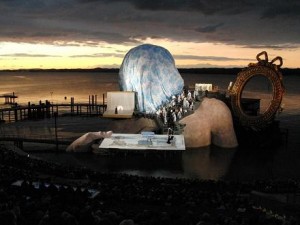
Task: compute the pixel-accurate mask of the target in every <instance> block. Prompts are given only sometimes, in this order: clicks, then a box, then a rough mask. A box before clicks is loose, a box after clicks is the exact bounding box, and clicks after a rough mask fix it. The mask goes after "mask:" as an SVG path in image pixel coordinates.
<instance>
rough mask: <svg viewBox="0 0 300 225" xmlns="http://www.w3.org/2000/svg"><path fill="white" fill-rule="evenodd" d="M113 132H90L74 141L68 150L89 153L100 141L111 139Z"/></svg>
mask: <svg viewBox="0 0 300 225" xmlns="http://www.w3.org/2000/svg"><path fill="white" fill-rule="evenodd" d="M112 133H113V132H112V131H108V132H104V131H99V132H88V133H86V134H84V135H82V136H81V137H79V138H77V139H76V140H75V141H73V142H72V143H71V144H70V145H69V146H68V147H67V149H66V151H67V152H88V151H90V150H91V146H92V145H93V144H94V143H95V142H96V141H97V140H100V139H103V138H109V137H111V135H112Z"/></svg>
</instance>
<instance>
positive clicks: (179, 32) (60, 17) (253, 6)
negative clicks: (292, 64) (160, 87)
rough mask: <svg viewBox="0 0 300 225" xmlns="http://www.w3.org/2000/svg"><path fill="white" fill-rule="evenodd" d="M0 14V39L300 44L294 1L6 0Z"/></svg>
mask: <svg viewBox="0 0 300 225" xmlns="http://www.w3.org/2000/svg"><path fill="white" fill-rule="evenodd" d="M0 10H1V15H0V31H1V32H0V41H15V42H30V43H32V42H35V43H51V44H53V43H54V44H55V43H73V44H74V42H77V43H80V44H82V45H83V44H85V45H90V46H97V45H99V43H110V44H123V45H128V46H135V45H137V44H139V43H141V42H143V41H145V40H147V39H148V38H151V39H168V40H171V41H185V42H199V43H201V42H216V43H224V44H233V45H242V46H248V45H249V46H251V45H253V46H258V45H273V46H276V45H283V44H291V45H292V44H296V45H299V44H300V39H299V36H300V19H299V13H298V12H299V11H300V7H299V3H298V1H297V0H285V1H281V0H272V1H271V0H269V1H268V0H266V1H261V0H231V1H224V0H161V1H153V0H115V1H110V0H51V1H42V0H27V1H24V0H11V1H0Z"/></svg>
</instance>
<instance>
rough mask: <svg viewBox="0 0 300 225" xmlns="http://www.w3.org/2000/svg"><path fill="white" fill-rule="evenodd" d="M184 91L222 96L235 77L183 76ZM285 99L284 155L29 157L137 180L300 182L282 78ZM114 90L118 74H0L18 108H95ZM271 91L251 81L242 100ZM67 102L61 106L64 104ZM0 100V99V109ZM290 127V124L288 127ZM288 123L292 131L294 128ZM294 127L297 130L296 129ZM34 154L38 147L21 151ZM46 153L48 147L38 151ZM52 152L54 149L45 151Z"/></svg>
mask: <svg viewBox="0 0 300 225" xmlns="http://www.w3.org/2000/svg"><path fill="white" fill-rule="evenodd" d="M182 77H183V79H184V81H185V85H189V86H193V85H194V84H195V83H212V84H214V85H217V86H218V87H219V88H220V89H222V90H226V89H227V87H228V84H229V82H230V81H234V80H235V79H236V75H235V74H234V75H205V74H182ZM284 85H285V87H286V93H285V96H284V98H283V104H284V111H283V113H282V114H281V115H279V119H280V120H281V121H282V124H284V125H285V126H289V128H290V131H291V132H290V133H291V134H290V141H289V144H290V145H289V146H288V148H289V151H285V150H284V148H283V147H279V148H278V149H273V150H271V151H260V150H256V149H252V150H250V151H249V150H248V151H245V150H240V149H222V148H217V147H215V146H210V147H206V148H199V149H192V150H188V151H186V152H185V153H184V154H183V155H182V157H174V158H167V159H164V158H155V157H154V158H153V157H147V158H144V157H142V156H129V157H127V158H126V159H125V158H124V157H121V158H120V157H116V158H109V157H100V156H96V155H93V154H66V153H60V154H58V153H55V154H53V153H34V154H33V155H34V156H38V157H42V158H45V159H47V160H50V161H53V162H57V163H64V164H71V165H77V166H85V167H88V168H91V169H95V170H100V171H108V172H118V173H119V172H121V173H128V174H136V175H142V176H165V177H192V178H200V179H240V180H242V179H252V178H262V179H265V178H286V177H291V178H297V179H299V178H300V165H299V163H298V162H299V160H300V154H299V151H296V149H299V147H300V145H299V144H300V143H299V141H297V140H299V139H300V136H299V134H300V133H299V132H298V133H297V130H299V125H300V123H299V118H298V115H299V111H300V110H299V109H300V89H299V85H300V76H288V77H284ZM115 90H119V85H118V74H115V73H94V72H93V73H82V72H78V73H76V72H72V73H70V72H51V73H50V72H0V94H3V93H12V92H15V94H16V95H17V96H18V99H17V102H18V103H19V104H27V102H29V101H30V102H31V103H38V101H39V100H42V101H45V100H49V101H52V102H54V103H63V102H64V103H66V102H69V101H70V98H71V97H74V98H75V102H88V97H89V95H97V96H98V102H101V101H102V95H103V94H105V93H106V92H107V91H115ZM271 91H272V90H270V87H269V85H268V82H265V81H263V79H260V78H258V79H254V80H252V81H251V82H250V83H249V85H248V84H247V88H246V89H245V95H247V94H249V93H250V94H251V95H252V96H254V97H261V96H265V95H266V96H267V97H266V99H267V98H270V92H271ZM65 97H66V100H65ZM1 101H3V99H0V105H1V104H2V102H1ZM291 121H292V122H291ZM293 121H294V123H295V126H293ZM297 127H298V128H297ZM27 147H28V148H30V149H38V148H40V146H34V145H32V144H31V145H30V146H25V148H27ZM43 148H48V147H46V146H45V147H43ZM49 148H53V146H49Z"/></svg>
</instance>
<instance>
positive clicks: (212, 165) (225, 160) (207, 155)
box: [182, 146, 236, 180]
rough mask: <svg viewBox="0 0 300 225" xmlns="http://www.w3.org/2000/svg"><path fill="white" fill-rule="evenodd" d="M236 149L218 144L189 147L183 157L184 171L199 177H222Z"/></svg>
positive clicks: (216, 178) (217, 178) (193, 176)
mask: <svg viewBox="0 0 300 225" xmlns="http://www.w3.org/2000/svg"><path fill="white" fill-rule="evenodd" d="M235 151H236V149H224V148H219V147H217V146H209V147H204V148H200V149H199V148H197V149H189V150H187V151H186V152H185V153H184V154H183V157H182V164H183V168H184V173H185V175H186V176H187V177H192V178H198V179H212V180H219V179H222V178H223V177H224V176H225V175H226V173H227V171H228V168H229V166H230V163H231V161H232V158H233V156H234V154H235Z"/></svg>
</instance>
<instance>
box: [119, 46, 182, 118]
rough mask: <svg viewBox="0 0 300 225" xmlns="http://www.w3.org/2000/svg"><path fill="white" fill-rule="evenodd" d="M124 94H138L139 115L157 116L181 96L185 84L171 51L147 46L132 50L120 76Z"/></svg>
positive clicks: (123, 64)
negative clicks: (176, 97)
mask: <svg viewBox="0 0 300 225" xmlns="http://www.w3.org/2000/svg"><path fill="white" fill-rule="evenodd" d="M119 84H120V89H121V91H135V92H137V101H138V106H139V111H141V112H147V113H150V112H155V111H156V110H157V109H158V108H159V107H160V106H161V105H162V104H164V103H165V102H167V101H168V100H170V98H171V97H172V96H173V95H178V94H180V93H181V91H182V89H183V85H184V81H183V79H182V77H181V75H180V74H179V72H178V70H177V68H176V66H175V61H174V59H173V57H172V55H171V54H170V52H169V51H168V50H166V49H165V48H162V47H160V46H155V45H150V44H144V45H140V46H137V47H135V48H133V49H131V50H130V51H129V52H128V53H127V54H126V56H125V57H124V60H123V63H122V65H121V68H120V72H119Z"/></svg>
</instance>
